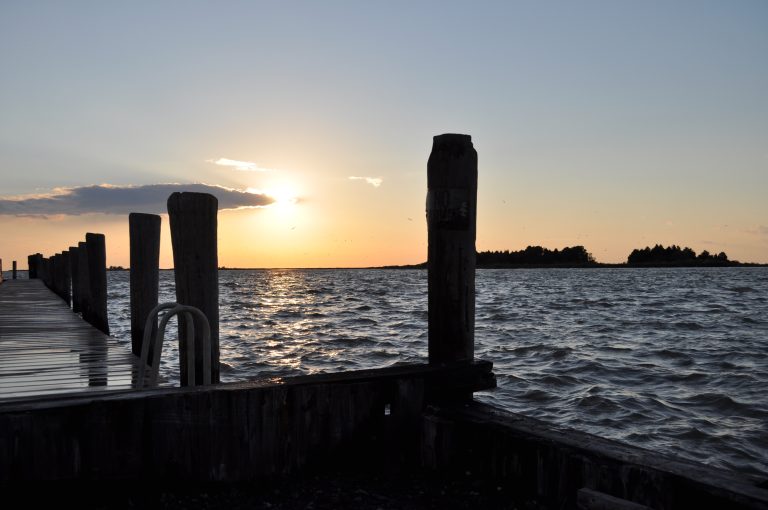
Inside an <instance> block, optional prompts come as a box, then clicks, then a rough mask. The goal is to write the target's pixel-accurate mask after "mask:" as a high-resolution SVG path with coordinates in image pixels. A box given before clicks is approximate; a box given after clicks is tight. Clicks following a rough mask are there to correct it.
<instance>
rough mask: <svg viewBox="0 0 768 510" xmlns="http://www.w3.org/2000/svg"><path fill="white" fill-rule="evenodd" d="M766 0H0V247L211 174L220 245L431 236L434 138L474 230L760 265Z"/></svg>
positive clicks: (96, 228)
mask: <svg viewBox="0 0 768 510" xmlns="http://www.w3.org/2000/svg"><path fill="white" fill-rule="evenodd" d="M766 27H768V2H765V1H763V0H754V1H749V0H739V1H730V2H723V1H707V0H690V1H683V0H680V1H668V0H665V1H644V2H631V1H624V0H618V1H617V0H605V1H592V0H585V1H580V2H571V1H548V2H540V1H533V0H532V1H512V0H510V1H503V2H484V1H478V2H466V1H461V2H452V1H434V2H432V1H404V2H399V1H394V2H358V1H348V2H339V1H334V0H327V1H325V0H324V1H322V2H296V1H290V0H288V1H275V2H266V1H265V2H261V1H247V2H246V1H242V2H240V1H221V2H200V1H181V0H178V1H173V0H167V1H161V2H157V1H142V0H138V1H132V2H117V1H114V2H112V1H110V2H103V1H97V0H92V1H78V0H70V1H67V2H60V1H50V2H46V1H37V0H36V1H26V0H25V1H16V0H0V258H2V259H3V260H4V261H5V267H6V269H7V268H8V267H9V266H10V261H11V260H18V261H19V267H26V259H27V255H28V254H31V253H35V252H41V253H43V254H44V255H46V256H48V255H51V254H53V253H56V252H60V251H62V250H65V249H67V248H68V247H69V246H73V245H76V244H77V242H78V241H81V240H83V239H84V237H85V233H86V232H100V233H104V234H105V235H106V244H107V263H108V264H109V265H122V266H128V265H129V254H128V213H129V212H132V211H135V212H149V213H156V214H162V215H163V216H162V221H163V231H162V240H161V267H171V266H172V254H171V242H170V234H169V231H168V218H167V215H166V214H165V199H166V198H167V196H168V195H169V194H170V193H171V192H173V191H205V192H210V193H212V194H214V195H215V196H217V197H218V198H219V203H220V204H219V206H220V211H219V217H218V221H219V226H218V228H219V247H218V249H219V264H220V265H224V266H227V267H366V266H377V265H386V264H412V263H418V262H422V261H424V260H426V253H427V232H426V219H425V210H424V209H425V197H426V165H427V158H428V157H429V152H430V150H431V144H432V137H433V136H434V135H438V134H441V133H464V134H469V135H471V136H472V140H473V143H474V146H475V148H476V150H477V152H478V159H479V165H478V168H479V188H478V218H477V222H478V223H477V248H478V250H505V249H509V250H519V249H523V248H525V247H526V246H528V245H541V246H544V247H547V248H550V249H554V248H563V247H565V246H574V245H583V246H585V247H586V248H587V249H588V250H589V251H590V252H591V253H592V254H593V255H594V256H595V258H596V259H597V260H598V261H600V262H623V261H626V258H627V255H628V254H629V253H630V252H631V251H632V249H634V248H641V247H644V246H648V245H650V246H653V245H654V244H656V243H660V244H664V245H669V244H677V245H681V246H689V247H691V248H693V249H694V250H696V251H697V252H700V251H702V250H708V251H710V252H715V253H718V252H721V251H724V252H726V253H727V254H728V256H729V257H730V258H731V259H736V260H740V261H744V262H762V263H768V199H767V198H766V197H767V196H768V193H767V192H768V58H766V55H768V29H766Z"/></svg>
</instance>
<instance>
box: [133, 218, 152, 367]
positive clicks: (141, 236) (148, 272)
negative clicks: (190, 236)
mask: <svg viewBox="0 0 768 510" xmlns="http://www.w3.org/2000/svg"><path fill="white" fill-rule="evenodd" d="M128 232H129V237H130V245H131V250H130V251H131V348H132V350H133V353H134V354H135V355H136V356H141V342H142V340H143V338H144V325H145V323H146V321H147V317H148V316H149V312H151V311H152V309H153V308H154V307H156V306H157V303H158V301H157V300H158V297H157V296H158V292H159V287H160V216H157V215H156V214H142V213H131V214H129V215H128ZM156 331H157V321H155V324H154V326H153V328H152V338H154V336H155V332H156ZM149 352H150V353H151V352H152V348H151V346H150V350H149ZM152 361H153V360H152V359H151V354H150V359H149V364H150V365H151V364H152Z"/></svg>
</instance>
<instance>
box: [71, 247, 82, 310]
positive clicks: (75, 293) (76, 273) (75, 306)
mask: <svg viewBox="0 0 768 510" xmlns="http://www.w3.org/2000/svg"><path fill="white" fill-rule="evenodd" d="M79 257H80V248H78V247H77V246H70V247H69V275H70V279H71V280H72V311H73V312H75V313H78V312H80V310H81V307H80V287H79V282H80V266H79V260H78V259H79Z"/></svg>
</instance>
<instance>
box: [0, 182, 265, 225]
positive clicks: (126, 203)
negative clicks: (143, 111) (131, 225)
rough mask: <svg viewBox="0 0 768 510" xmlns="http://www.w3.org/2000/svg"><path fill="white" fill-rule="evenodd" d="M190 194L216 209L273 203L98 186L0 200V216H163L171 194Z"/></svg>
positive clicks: (227, 194) (232, 192) (196, 188)
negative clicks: (213, 203) (211, 202)
mask: <svg viewBox="0 0 768 510" xmlns="http://www.w3.org/2000/svg"><path fill="white" fill-rule="evenodd" d="M176 191H192V192H197V193H210V194H211V195H213V196H215V197H216V198H217V199H218V201H219V209H220V210H223V209H240V208H246V207H264V206H267V205H270V204H272V203H274V201H275V199H274V198H272V197H270V196H267V195H266V194H264V193H249V192H247V191H241V190H237V189H231V188H224V187H222V186H215V185H210V184H148V185H143V186H112V185H109V184H99V185H93V186H81V187H75V188H59V189H55V190H53V192H51V193H47V194H39V195H22V196H11V197H0V215H14V216H35V217H45V216H53V215H71V216H74V215H79V214H92V213H101V214H128V213H131V212H144V213H155V214H161V213H165V212H166V210H167V209H166V203H167V201H168V197H169V196H170V195H171V193H174V192H176Z"/></svg>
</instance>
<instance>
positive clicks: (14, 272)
mask: <svg viewBox="0 0 768 510" xmlns="http://www.w3.org/2000/svg"><path fill="white" fill-rule="evenodd" d="M12 265H13V269H12V271H11V274H12V277H13V279H14V280H15V279H16V261H15V260H14V261H13V262H12Z"/></svg>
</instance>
